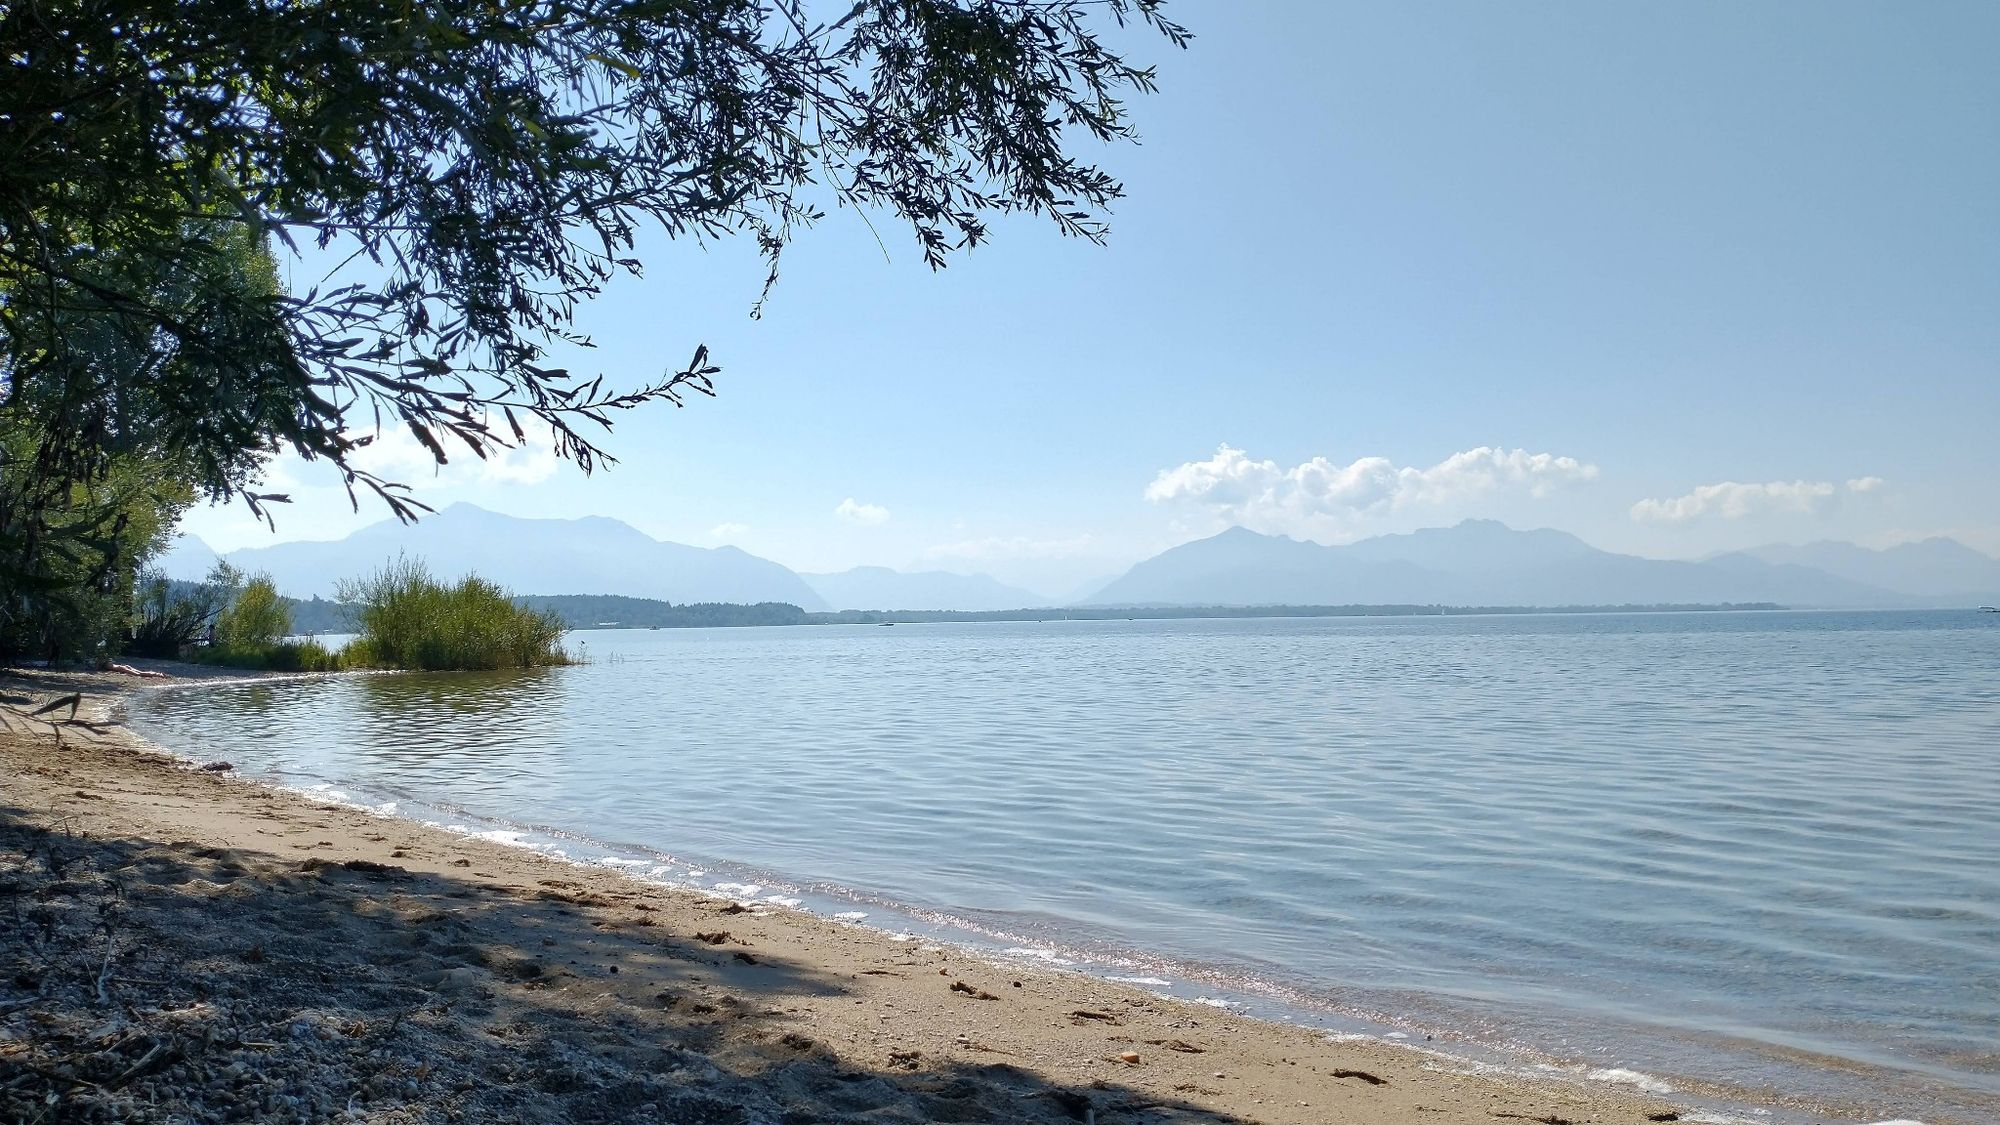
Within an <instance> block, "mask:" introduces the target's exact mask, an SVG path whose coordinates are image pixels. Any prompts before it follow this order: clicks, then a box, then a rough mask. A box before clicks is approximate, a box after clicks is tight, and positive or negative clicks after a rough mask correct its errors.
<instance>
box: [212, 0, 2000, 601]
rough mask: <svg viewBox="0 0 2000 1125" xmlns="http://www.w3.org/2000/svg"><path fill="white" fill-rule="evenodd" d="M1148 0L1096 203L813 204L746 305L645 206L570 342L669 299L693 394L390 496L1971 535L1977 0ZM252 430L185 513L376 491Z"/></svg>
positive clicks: (707, 534)
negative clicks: (1189, 33) (865, 219)
mask: <svg viewBox="0 0 2000 1125" xmlns="http://www.w3.org/2000/svg"><path fill="white" fill-rule="evenodd" d="M1171 7H1172V8H1173V10H1174V14H1175V16H1176V17H1177V18H1179V19H1180V20H1181V21H1182V22H1185V23H1187V24H1189V25H1190V26H1191V27H1192V28H1193V29H1194V31H1195V32H1196V34H1197V36H1198V38H1197V39H1196V41H1195V44H1194V46H1193V48H1192V49H1191V50H1189V51H1188V52H1186V53H1184V54H1183V53H1178V52H1176V53H1173V54H1168V53H1167V50H1166V48H1165V47H1164V46H1163V45H1160V44H1156V43H1152V42H1148V41H1143V40H1135V42H1134V49H1135V50H1136V51H1139V52H1141V53H1150V54H1152V55H1155V56H1157V57H1158V58H1159V59H1160V62H1161V84H1162V87H1163V88H1162V91H1161V93H1160V94H1158V95H1157V96H1154V97H1151V98H1143V99H1139V100H1138V101H1137V102H1136V104H1135V109H1136V115H1137V120H1138V123H1139V127H1140V129H1141V131H1142V133H1143V134H1144V143H1143V144H1142V145H1140V146H1137V147H1124V148H1113V149H1109V150H1105V151H1104V152H1103V154H1102V160H1103V163H1105V165H1106V166H1107V167H1109V168H1111V169H1112V170H1113V171H1115V172H1116V173H1117V174H1119V175H1120V176H1122V177H1123V178H1124V179H1125V181H1126V184H1127V189H1128V192H1129V198H1128V199H1127V200H1126V201H1124V202H1123V203H1121V204H1120V206H1119V207H1118V208H1117V209H1116V211H1115V212H1114V213H1113V215H1112V221H1113V236H1112V242H1111V244H1110V245H1109V246H1108V247H1104V248H1096V247H1091V246H1089V245H1087V244H1084V243H1081V242H1077V241H1074V240H1065V239H1062V238H1061V237H1059V236H1058V235H1057V234H1056V233H1055V232H1054V230H1053V228H1051V227H1048V226H1045V225H1043V224H1041V223H1036V222H1030V221H1025V220H1023V221H1009V222H1006V223H1003V224H1000V225H999V227H998V228H997V230H996V238H995V240H994V242H993V243H992V244H990V245H988V246H986V247H982V248H981V249H979V250H978V251H976V252H974V253H973V254H971V255H970V256H963V257H961V258H959V259H958V260H957V261H956V262H955V263H954V264H953V265H952V266H951V268H950V269H948V270H946V271H944V272H943V273H940V274H932V273H931V272H930V271H929V270H927V269H926V268H925V267H924V265H923V262H922V258H921V255H920V254H918V253H917V252H916V250H915V247H914V245H913V243H912V242H911V240H910V239H909V238H908V237H907V236H906V235H905V234H904V233H903V232H902V231H901V230H898V229H896V228H894V227H891V226H888V225H885V224H884V223H883V222H882V221H881V220H879V219H878V220H877V226H878V227H879V228H880V229H881V231H882V233H883V236H884V241H885V242H886V244H887V249H888V257H887V259H886V260H885V256H884V253H883V251H882V249H881V248H880V247H878V246H877V243H876V240H875V237H874V235H873V234H872V233H871V232H870V231H869V229H868V228H867V227H866V226H865V225H864V224H862V223H861V222H860V221H859V219H858V218H857V217H856V216H855V215H854V214H853V213H852V212H834V213H833V214H832V215H830V216H829V218H828V219H827V221H826V222H825V223H824V224H823V225H822V226H821V227H819V228H817V229H815V230H812V231H809V232H807V233H806V234H805V235H804V236H802V237H801V238H800V240H799V241H798V242H797V243H796V244H795V245H794V246H793V247H792V249H791V250H790V251H789V252H788V255H787V258H786V262H785V271H784V276H783V277H782V279H781V280H780V282H779V285H778V287H777V289H776V291H775V293H774V295H773V297H772V299H771V300H770V302H769V304H768V306H767V307H766V310H765V315H764V317H763V318H762V319H761V320H757V321H753V320H751V319H750V317H749V309H750V306H751V305H752V303H753V302H754V300H755V298H756V296H757V293H758V289H759V285H760V282H761V279H762V273H761V270H762V267H761V264H760V263H759V262H758V261H757V259H756V256H755V254H754V251H753V249H752V248H751V247H750V246H749V245H747V244H744V243H738V244H727V243H725V244H718V245H714V246H710V247H706V248H702V247H697V246H693V245H691V244H668V243H664V242H662V243H657V244H649V245H646V246H644V247H642V251H643V253H642V256H643V257H644V258H645V260H646V261H647V262H648V270H647V274H646V276H645V278H644V279H643V280H637V281H628V282H624V283H621V284H619V285H618V286H616V287H615V288H613V289H612V290H611V291H610V292H609V293H608V294H607V295H606V296H605V297H604V298H602V299H601V300H599V301H598V302H596V304H595V305H593V306H592V307H591V308H590V309H589V310H588V313H587V315H586V318H585V322H586V325H587V327H588V328H589V329H590V330H591V331H592V332H593V333H594V334H595V335H596V337H597V339H598V342H599V344H600V347H599V349H598V351H597V353H596V356H595V360H594V362H595V364H596V365H597V366H598V367H601V369H603V370H605V371H606V372H608V373H609V374H610V375H611V376H612V378H613V379H618V380H629V381H631V382H635V383H636V382H637V381H639V380H641V379H643V378H646V377H649V376H653V375H656V374H657V373H658V372H659V371H661V370H662V369H663V368H664V367H666V366H668V365H669V364H675V363H677V362H678V361H682V360H684V359H685V358H686V356H687V354H689V353H690V352H692V350H693V348H694V346H695V345H696V344H698V343H707V344H708V345H709V347H710V348H711V350H712V352H713V353H714V356H715V358H716V360H717V361H718V362H720V363H721V364H722V365H723V366H724V369H725V370H724V373H723V376H722V381H721V392H722V394H721V397H720V398H719V399H717V400H715V401H701V402H696V403H694V404H692V405H690V406H689V407H688V408H687V409H685V410H679V411H676V410H672V409H670V408H666V409H656V410H651V411H648V412H645V413H643V414H638V415H633V416H629V417H628V418H626V419H625V420H624V421H623V422H621V424H620V425H619V428H618V430H617V432H616V433H615V434H613V435H612V436H611V438H610V442H609V448H610V449H611V450H612V451H613V452H614V453H616V454H617V455H618V456H619V457H620V458H621V459H622V463H621V464H620V465H619V466H617V467H616V468H614V469H612V470H611V471H609V472H605V473H600V474H599V475H597V476H595V477H591V478H583V477H581V476H580V475H579V474H577V473H576V472H575V471H574V470H573V469H571V468H570V467H568V466H567V465H563V466H560V467H558V466H554V465H552V464H549V463H548V462H547V458H546V457H543V456H538V455H536V454H535V453H534V451H525V452H524V453H523V454H522V455H520V456H517V457H515V458H513V459H511V460H510V461H509V462H508V463H507V464H506V465H505V466H503V467H502V468H501V469H500V470H498V471H495V470H486V471H483V472H482V471H478V470H475V469H472V468H470V467H463V468H462V467H457V466H454V467H453V468H451V469H448V470H446V471H445V472H444V473H443V474H442V475H441V476H438V477H437V478H435V479H433V478H432V477H431V476H430V475H429V474H428V473H427V472H426V473H424V474H422V476H421V477H420V478H419V479H417V480H416V481H414V483H418V484H421V485H422V486H423V491H422V492H421V493H420V495H421V497H422V498H423V499H425V500H426V501H427V502H431V503H434V504H442V503H448V502H451V501H454V500H470V501H473V502H475V503H478V504H481V505H482V506H486V507H490V508H494V509H497V510H501V511H506V512H512V513H516V514H521V515H535V516H560V515H584V514H601V515H609V516H614V517H617V518H620V519H623V520H626V521H628V522H630V523H632V524H634V525H636V526H638V527H640V528H642V529H643V530H645V531H647V532H649V533H651V534H654V535H657V536H660V537H662V538H670V539H674V540H678V541H681V542H688V543H695V544H701V545H714V544H716V543H721V542H731V543H736V544H738V545H740V546H742V547H744V548H745V549H747V550H750V551H753V552H755V553H758V554H761V555H765V556H767V557H770V558H774V559H776V560H778V561H780V562H783V563H785V564H787V565H790V566H792V567H794V568H796V569H800V570H831V569H842V568H845V567H848V566H852V565H856V564H860V563H873V564H883V565H889V566H895V567H899V568H905V569H913V568H938V569H951V570H961V571H985V572H989V573H993V574H996V575H998V576H1000V577H1002V578H1006V579H1009V580H1012V581H1017V582H1022V583H1025V584H1028V585H1030V586H1034V587H1036V588H1038V589H1040V590H1044V591H1047V592H1051V593H1060V592H1063V591H1065V590H1066V589H1068V588H1069V587H1071V586H1073V585H1076V584H1079V583H1082V582H1084V581H1086V580H1089V579H1092V578H1096V577H1101V576H1104V575H1108V574H1112V573H1115V572H1117V571H1120V570H1122V569H1123V568H1124V567H1125V566H1126V565H1129V564H1130V563H1131V562H1133V561H1135V560H1136V559H1138V558H1141V557H1143V556H1145V555H1148V554H1151V553H1154V552H1156V551H1158V550H1160V549H1162V548H1164V547H1167V546H1170V545H1172V544H1174V543H1177V542H1181V541H1184V540H1186V539H1190V538H1194V537H1197V536H1200V535H1205V534H1209V533H1211V532H1213V531H1215V530H1217V529H1219V528H1221V527H1223V526H1227V525H1228V524H1229V523H1231V522H1242V523H1246V524H1249V525H1250V526H1254V527H1258V528H1259V529H1261V530H1266V531H1278V532H1286V533H1290V534H1295V535H1299V536H1301V537H1309V538H1315V539H1320V540H1322V541H1335V540H1343V539H1351V538H1356V537H1359V536H1363V535H1369V534H1375V533H1379V532H1383V531H1394V530H1404V529H1408V528H1412V527H1418V526H1429V525H1436V524H1439V523H1444V522H1449V521H1453V520H1456V519H1459V518H1463V517H1465V516H1487V517H1493V518H1499V519H1504V520H1506V521H1508V522H1510V523H1512V524H1514V525H1516V526H1553V527H1560V528H1563V529H1566V530H1569V531H1573V532H1576V533H1577V534H1579V535H1582V536H1583V537H1584V538H1586V539H1588V540H1590V541H1591V542H1593V543H1596V544H1598V545H1600V546H1603V547H1607V548H1611V549H1617V550H1627V551H1633V552H1637V553H1641V554H1647V555H1655V556H1666V557H1692V556H1698V555H1701V554H1705V553H1709V552H1712V551H1716V550H1721V549H1726V548H1730V547H1740V546H1748V545H1753V544H1757V543H1764V542H1771V541H1803V540H1807V539H1817V538H1844V539H1855V540H1858V541H1862V542H1866V543H1870V544H1875V545H1881V544H1886V543H1890V542H1895V541H1898V540H1902V539H1908V538H1917V537H1922V536H1926V535H1931V534H1951V535H1955V536H1957V537H1959V538H1961V539H1963V540H1965V541H1966V542H1968V543H1971V544H1972V545H1974V546H1977V547H1980V548H1982V549H1985V550H1987V551H1989V552H1994V553H2000V490H1996V485H2000V440H1996V435H1995V424H1996V422H2000V377H1996V376H2000V204H1996V202H1995V201H1996V200H2000V144H1996V143H1995V129H1996V125H2000V67H1995V66H1994V65H1992V59H1993V58H1994V57H1996V52H2000V5H1993V4H1988V3H1961V4H1949V3H1897V4H1891V3H1870V4H1861V3H1760V4H1755V5H1745V4H1735V3H1679V4H1671V5H1668V4H1649V5H1633V4H1622V3H1605V4H1533V3H1523V4H1507V5H1495V4H1486V3H1465V4H1458V3H1451V4H1446V3H1424V4H1415V5H1388V4H1372V5H1349V4H1319V3H1311V4H1304V3H1297V4H1279V3H1253V2H1236V3H1221V2H1189V0H1180V2H1177V3H1174V4H1172V5H1171ZM299 279H300V280H301V281H304V280H307V278H306V277H305V276H304V274H303V271H301V274H300V275H299ZM386 444H387V446H388V447H389V448H388V451H387V452H386V453H385V459H386V460H387V463H389V464H392V465H393V464H397V463H399V462H398V461H397V459H396V457H395V450H396V449H397V448H398V447H399V443H397V442H395V441H393V440H391V441H389V442H387V443H386ZM411 464H412V467H414V462H412V463H411ZM273 476H274V478H275V483H277V484H279V485H280V486H282V487H287V488H290V489H291V490H292V491H293V492H294V494H295V496H296V497H297V499H298V503H297V504H296V505H295V508H296V510H295V511H293V512H289V513H281V514H280V517H279V526H278V531H277V534H276V535H275V536H274V535H272V534H271V533H269V532H265V531H262V530H259V529H257V528H256V527H255V526H254V525H253V524H252V523H251V521H250V520H249V519H248V517H247V516H246V515H245V514H244V513H242V512H240V511H219V512H214V511H205V512H198V513H195V514H193V515H192V516H191V517H190V518H189V520H188V523H187V529H188V530H189V531H191V532H194V533H196V534H199V535H201V536H203V537H204V538H205V539H207V540H208V541H210V542H211V543H212V544H213V545H215V546H217V547H219V548H223V549H233V548H235V547H239V546H248V545H253V544H256V543H263V542H270V541H273V540H274V539H293V538H332V537H337V536H338V535H341V534H344V533H345V532H346V531H347V530H350V529H351V528H352V527H355V526H358V525H360V524H362V523H366V522H372V521H373V520H375V519H378V518H380V513H379V512H377V511H375V510H372V509H370V508H368V507H367V506H366V505H365V504H364V508H363V511H362V512H361V514H360V515H359V516H355V515H351V514H349V513H347V511H346V501H345V498H344V494H338V493H337V492H336V491H335V490H332V489H329V488H327V487H326V485H327V484H328V483H330V482H329V481H328V478H326V477H325V476H324V475H323V474H320V473H317V472H313V471H310V470H308V469H307V468H306V467H303V466H300V465H298V464H296V463H293V462H281V463H280V464H278V465H277V466H275V467H274V470H273ZM848 501H852V503H851V504H850V503H847V502H848ZM1649 502H1650V503H1649Z"/></svg>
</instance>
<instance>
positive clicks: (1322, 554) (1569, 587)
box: [1087, 520, 2000, 608]
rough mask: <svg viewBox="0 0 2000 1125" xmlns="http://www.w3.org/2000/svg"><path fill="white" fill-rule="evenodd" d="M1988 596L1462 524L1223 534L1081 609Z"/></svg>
mask: <svg viewBox="0 0 2000 1125" xmlns="http://www.w3.org/2000/svg"><path fill="white" fill-rule="evenodd" d="M1968 556H1969V557H1968ZM1806 560H1809V561H1810V562H1811V563H1819V564H1820V565H1811V564H1809V561H1806ZM1996 596H2000V560H1996V559H1992V558H1988V557H1987V556H1985V555H1981V554H1979V553H1978V552H1977V551H1973V550H1971V549H1970V548H1968V547H1965V546H1963V545H1961V544H1959V543H1956V542H1953V541H1951V540H1943V539H1934V540H1929V541H1928V542H1926V543H1918V544H1909V545H1908V547H1897V548H1892V549H1890V550H1888V551H1872V550H1868V549H1866V548H1863V547H1857V546H1854V545H1853V544H1848V543H1819V544H1812V545H1809V546H1807V547H1768V548H1761V549H1759V550H1757V551H1739V552H1734V553H1730V554H1725V555H1718V556H1715V557H1713V558H1709V559H1704V560H1700V561H1680V560H1666V559H1642V558H1638V557H1636V556H1633V555H1619V554H1613V553H1612V552H1610V551H1600V550H1598V549H1597V548H1595V547H1592V546H1591V545H1590V544H1588V543H1585V542H1584V541H1583V540H1581V539H1578V538H1577V537H1576V536H1574V535H1571V534H1569V533H1567V532H1562V531H1551V530H1546V529H1544V530H1540V531H1515V530H1513V529H1511V528H1509V527H1507V526H1506V525H1504V524H1499V523H1495V522H1493V521H1491V520H1466V521H1465V522H1463V523H1460V524H1458V525H1457V526H1455V527H1441V528H1430V529H1426V530H1423V531H1416V532H1411V533H1409V534H1405V535H1382V536H1377V537H1376V538H1373V539H1363V540H1361V541H1359V542H1356V543H1350V544H1347V545H1345V546H1337V547H1327V546H1322V545H1320V544H1318V543H1309V542H1300V541H1298V540H1295V539H1288V538H1285V537H1284V536H1274V535H1259V534H1257V533H1256V532H1253V531H1246V530H1244V529H1243V528H1232V529H1230V530H1228V531H1225V532H1223V533H1222V534H1220V535H1216V536H1212V537H1210V538H1208V539H1201V540H1196V541H1195V542H1193V543H1184V544H1182V545H1180V546H1178V547H1175V548H1173V549H1172V550H1169V551H1164V552H1162V553H1160V554H1158V555H1155V556H1154V557H1152V558H1150V559H1147V560H1146V561H1145V562H1142V563H1139V564H1138V565H1137V566H1134V567H1133V568H1132V569H1131V570H1129V571H1127V572H1126V573H1125V575H1124V577H1122V578H1119V579H1117V580H1116V581H1114V582H1112V583H1111V584H1110V585H1108V586H1105V587H1104V588H1103V589H1101V590H1099V591H1098V592H1097V593H1096V594H1094V595H1092V596H1091V597H1090V598H1089V599H1087V601H1088V602H1089V603H1090V604H1095V605H1203V604H1206V605H1255V604H1280V603H1291V604H1330V605H1339V604H1348V603H1363V604H1410V603H1414V604H1417V605H1433V604H1442V605H1460V606H1479V605H1485V606H1521V605H1543V606H1557V605H1628V604H1664V603H1682V604H1689V603H1709V604H1713V603H1721V602H1777V603H1779V604H1781V605H1791V606H1814V607H1818V606H1826V607H1857V608H1858V607H1880V608H1895V607H1906V606H1918V605H1964V604H1975V603H1980V602H1992V601H1993V600H1995V598H1996Z"/></svg>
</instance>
